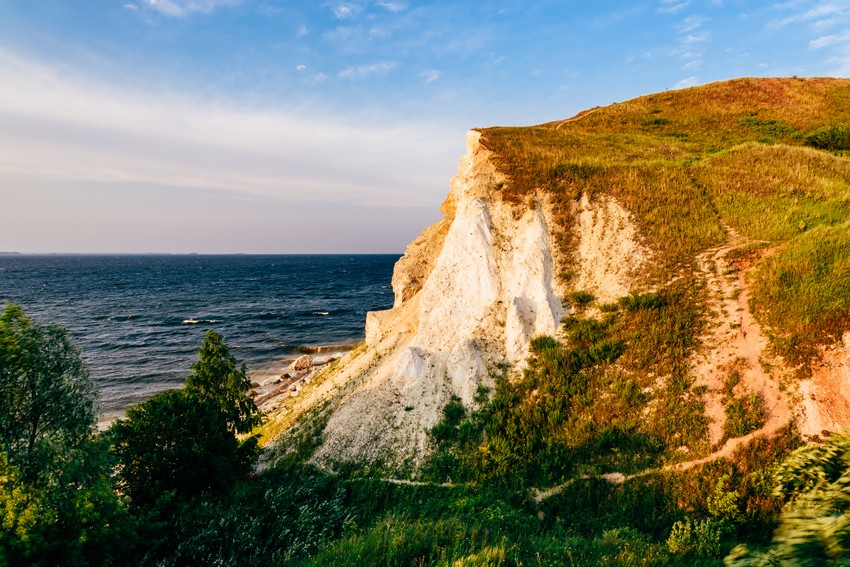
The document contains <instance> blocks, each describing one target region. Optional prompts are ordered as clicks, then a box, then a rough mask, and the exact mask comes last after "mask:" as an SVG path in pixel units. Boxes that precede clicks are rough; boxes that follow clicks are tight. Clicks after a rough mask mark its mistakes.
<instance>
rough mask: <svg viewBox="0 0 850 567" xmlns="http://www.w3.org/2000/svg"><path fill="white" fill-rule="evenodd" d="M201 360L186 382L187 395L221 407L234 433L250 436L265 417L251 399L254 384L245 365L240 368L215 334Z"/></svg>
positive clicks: (203, 347) (207, 339) (209, 335)
mask: <svg viewBox="0 0 850 567" xmlns="http://www.w3.org/2000/svg"><path fill="white" fill-rule="evenodd" d="M198 356H199V357H200V360H198V362H196V363H194V364H193V365H192V374H191V375H190V376H189V377H188V378H186V392H187V393H188V394H190V395H192V396H195V397H196V398H198V399H199V400H202V401H209V402H212V403H213V404H215V405H217V406H218V408H219V410H220V411H221V413H222V414H223V415H224V416H225V419H226V421H227V426H228V429H230V431H233V432H235V433H249V432H250V431H251V430H252V429H253V428H254V427H256V426H257V425H259V424H260V423H261V422H262V413H261V412H260V410H259V409H258V408H257V404H256V403H254V399H253V398H252V397H251V396H249V395H248V391H249V390H250V389H251V381H250V380H249V379H248V373H247V370H246V368H245V365H244V364H243V365H242V366H237V362H236V358H235V357H234V356H233V355H231V354H230V351H229V350H228V348H227V345H226V344H224V339H222V337H221V335H219V334H218V333H216V332H215V331H212V330H210V331H207V334H206V336H205V337H204V341H203V343H202V344H201V350H200V351H199V352H198Z"/></svg>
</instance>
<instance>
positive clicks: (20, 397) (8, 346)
mask: <svg viewBox="0 0 850 567" xmlns="http://www.w3.org/2000/svg"><path fill="white" fill-rule="evenodd" d="M96 395H97V389H96V387H95V384H94V382H93V381H92V379H91V378H90V376H89V373H88V371H87V369H86V366H85V364H84V363H83V360H82V355H81V353H80V350H79V349H78V348H77V347H76V346H75V345H74V344H73V343H72V342H71V339H70V338H69V337H68V334H67V333H66V332H65V330H64V329H63V328H62V327H60V326H58V325H42V324H39V323H35V322H33V321H32V320H31V319H29V318H28V317H27V316H26V314H25V313H24V311H23V310H22V309H21V307H20V306H18V305H16V304H7V305H6V308H5V309H4V311H3V314H2V315H0V450H2V451H3V452H5V453H7V454H8V455H9V460H10V462H11V464H14V465H16V466H19V467H21V469H22V473H23V474H24V476H25V477H29V476H31V475H33V474H35V472H37V470H38V469H39V468H40V467H41V466H43V460H44V459H48V460H49V459H50V458H51V456H50V454H53V453H56V452H57V451H60V449H59V448H60V447H73V446H76V445H77V444H79V443H80V442H81V441H83V440H85V439H87V438H88V437H89V436H90V435H91V433H92V431H93V429H94V424H95V409H94V401H95V397H96ZM40 461H41V463H40Z"/></svg>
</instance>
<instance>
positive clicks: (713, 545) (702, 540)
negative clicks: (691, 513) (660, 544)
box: [667, 519, 722, 557]
mask: <svg viewBox="0 0 850 567" xmlns="http://www.w3.org/2000/svg"><path fill="white" fill-rule="evenodd" d="M721 537H722V529H721V527H720V526H719V525H718V524H717V522H715V521H714V520H711V519H706V520H701V521H698V522H695V521H692V520H691V519H687V520H680V521H678V522H676V523H675V524H673V528H672V530H671V531H670V537H668V538H667V547H668V548H669V549H670V552H671V553H675V554H677V555H695V556H697V557H708V556H712V555H717V554H719V553H720V539H721Z"/></svg>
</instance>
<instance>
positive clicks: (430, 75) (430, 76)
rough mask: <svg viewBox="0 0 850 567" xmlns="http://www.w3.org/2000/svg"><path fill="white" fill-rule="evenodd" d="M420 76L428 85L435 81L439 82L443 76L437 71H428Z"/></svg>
mask: <svg viewBox="0 0 850 567" xmlns="http://www.w3.org/2000/svg"><path fill="white" fill-rule="evenodd" d="M419 76H420V77H422V78H423V79H425V83H426V84H431V83H433V82H434V81H437V80H439V78H440V77H441V76H442V73H440V72H439V71H437V70H436V69H429V70H427V71H422V72H421V73H419Z"/></svg>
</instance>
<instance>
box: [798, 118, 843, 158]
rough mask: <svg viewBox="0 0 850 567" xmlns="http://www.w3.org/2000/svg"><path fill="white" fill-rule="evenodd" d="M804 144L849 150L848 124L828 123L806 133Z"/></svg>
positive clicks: (824, 148)
mask: <svg viewBox="0 0 850 567" xmlns="http://www.w3.org/2000/svg"><path fill="white" fill-rule="evenodd" d="M806 144H808V145H809V146H812V147H814V148H818V149H821V150H829V151H833V152H834V151H836V150H850V124H830V125H828V126H821V127H820V128H818V129H816V130H814V131H813V132H810V133H809V134H807V135H806Z"/></svg>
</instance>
